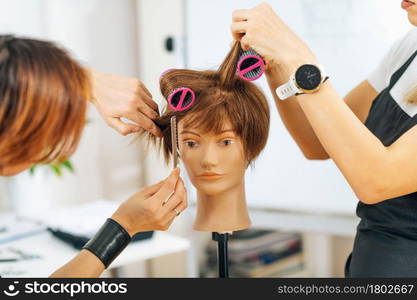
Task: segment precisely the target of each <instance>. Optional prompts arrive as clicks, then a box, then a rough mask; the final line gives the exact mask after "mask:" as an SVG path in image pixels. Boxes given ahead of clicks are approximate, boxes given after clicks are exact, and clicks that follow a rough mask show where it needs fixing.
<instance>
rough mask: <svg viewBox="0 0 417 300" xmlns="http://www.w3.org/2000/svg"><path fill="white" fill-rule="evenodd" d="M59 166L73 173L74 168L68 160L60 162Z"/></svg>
mask: <svg viewBox="0 0 417 300" xmlns="http://www.w3.org/2000/svg"><path fill="white" fill-rule="evenodd" d="M61 165H62V166H64V167H65V168H67V169H68V170H70V171H71V172H72V173H74V166H73V165H72V163H71V162H70V161H69V160H66V161H64V162H62V163H61Z"/></svg>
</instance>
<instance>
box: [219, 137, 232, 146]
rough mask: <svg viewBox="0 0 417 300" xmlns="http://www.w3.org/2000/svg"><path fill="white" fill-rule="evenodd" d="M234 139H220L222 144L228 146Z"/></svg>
mask: <svg viewBox="0 0 417 300" xmlns="http://www.w3.org/2000/svg"><path fill="white" fill-rule="evenodd" d="M233 143H234V141H233V140H232V139H224V140H222V141H221V144H222V146H230V145H231V144H233Z"/></svg>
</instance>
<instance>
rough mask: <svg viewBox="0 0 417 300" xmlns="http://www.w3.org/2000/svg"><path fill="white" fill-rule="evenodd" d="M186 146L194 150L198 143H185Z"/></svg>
mask: <svg viewBox="0 0 417 300" xmlns="http://www.w3.org/2000/svg"><path fill="white" fill-rule="evenodd" d="M184 144H185V145H186V146H187V147H188V148H194V147H196V146H197V143H196V142H194V141H184Z"/></svg>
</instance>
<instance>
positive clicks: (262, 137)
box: [151, 42, 269, 164]
mask: <svg viewBox="0 0 417 300" xmlns="http://www.w3.org/2000/svg"><path fill="white" fill-rule="evenodd" d="M241 51H242V50H241V48H240V44H239V42H236V43H235V44H234V46H233V47H232V49H231V50H230V52H229V54H228V55H227V57H226V58H225V60H224V62H223V63H222V64H221V65H220V67H219V69H218V70H217V71H193V70H184V69H180V70H172V71H169V72H168V73H167V74H165V75H164V76H163V77H162V78H161V80H160V89H161V93H162V95H163V96H164V98H165V99H168V95H169V93H170V92H171V91H172V90H174V89H175V88H180V87H188V88H190V89H192V90H193V91H194V93H195V96H196V99H195V102H194V104H193V105H192V106H191V107H190V108H189V109H187V110H184V111H179V112H177V111H173V110H172V109H170V107H169V106H167V107H166V111H165V112H164V113H163V115H162V116H161V117H160V118H159V119H158V120H156V123H157V125H158V126H159V127H160V129H161V131H162V134H163V138H162V140H161V141H160V143H159V146H160V147H161V148H162V151H163V154H164V157H165V160H166V162H169V160H170V157H171V153H172V148H171V144H172V143H171V125H170V119H171V117H172V116H174V115H175V116H176V118H177V122H179V121H181V120H182V119H184V118H185V119H184V127H188V128H190V127H193V128H198V129H199V130H202V131H203V132H212V133H215V134H217V133H219V132H220V131H221V130H223V129H224V128H223V126H224V124H225V121H229V122H230V123H231V125H232V126H233V130H234V131H235V133H236V135H237V136H238V137H240V138H241V140H242V143H243V147H244V151H245V156H246V159H247V161H248V164H250V163H251V162H252V161H253V160H254V159H255V158H256V157H257V156H258V155H259V154H260V152H261V151H262V150H263V148H264V147H265V144H266V142H267V138H268V132H269V106H268V102H267V100H266V99H265V96H264V94H263V93H262V92H261V91H260V90H259V88H258V87H257V86H256V85H255V84H253V83H251V82H249V81H246V80H243V79H241V78H240V77H239V76H237V75H236V66H237V62H238V60H239V56H240V54H241ZM151 138H152V139H154V138H153V137H151Z"/></svg>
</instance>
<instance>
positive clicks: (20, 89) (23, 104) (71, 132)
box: [0, 35, 89, 168]
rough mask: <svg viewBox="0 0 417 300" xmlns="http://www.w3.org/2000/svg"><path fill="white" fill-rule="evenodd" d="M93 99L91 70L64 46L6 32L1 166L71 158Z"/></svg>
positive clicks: (0, 80) (0, 67) (0, 64)
mask: <svg viewBox="0 0 417 300" xmlns="http://www.w3.org/2000/svg"><path fill="white" fill-rule="evenodd" d="M88 97H89V81H88V79H87V75H86V73H85V71H84V70H83V69H82V67H81V66H80V65H79V64H78V63H77V62H75V61H74V60H73V59H71V58H70V56H69V55H68V54H67V53H66V52H65V51H64V50H63V49H60V48H58V47H57V46H56V45H54V44H53V43H51V42H46V41H40V40H34V39H27V38H15V37H13V36H10V35H0V168H1V167H2V166H7V165H17V164H20V163H28V162H31V163H45V162H51V161H61V160H63V159H65V158H67V157H68V156H70V155H71V154H72V153H73V152H74V150H75V148H76V146H77V144H78V142H79V139H80V136H81V132H82V129H83V126H84V123H85V115H86V107H87V99H88Z"/></svg>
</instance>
